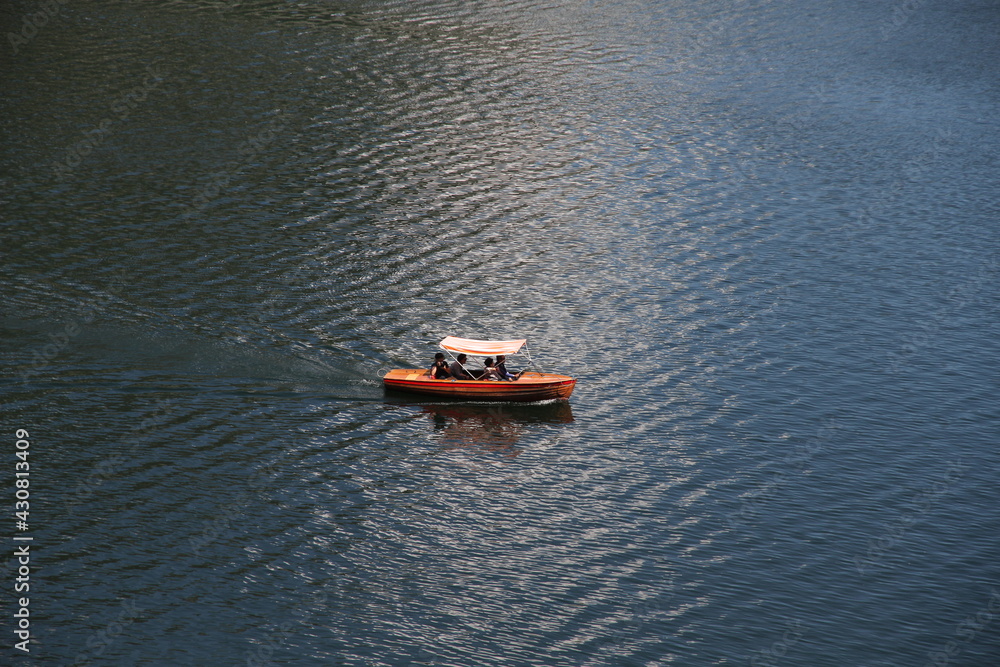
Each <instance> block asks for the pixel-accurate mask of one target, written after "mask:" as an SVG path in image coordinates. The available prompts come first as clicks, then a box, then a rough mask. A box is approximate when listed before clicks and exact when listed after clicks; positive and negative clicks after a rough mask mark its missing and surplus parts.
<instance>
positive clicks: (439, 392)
mask: <svg viewBox="0 0 1000 667" xmlns="http://www.w3.org/2000/svg"><path fill="white" fill-rule="evenodd" d="M527 342H528V341H527V339H520V340H474V339H471V338H457V337H455V336H447V337H445V338H444V340H442V341H441V342H440V343H439V345H440V347H441V349H442V350H444V351H445V352H447V353H449V354H451V353H458V354H466V355H470V356H474V357H492V356H496V355H498V354H502V355H510V354H523V355H524V356H525V357H526V358H527V360H528V363H529V364H530V365H531V366H532V367H534V362H532V361H531V356H530V355H529V354H528V352H527ZM522 349H523V350H524V352H521V350H522ZM452 358H453V359H454V355H452ZM456 361H457V359H456ZM464 367H465V366H463V368H464ZM467 370H469V371H470V373H471V374H472V375H476V371H475V370H473V369H467ZM382 383H383V385H384V386H385V388H386V389H390V390H394V391H404V392H408V393H413V394H423V395H425V396H436V397H439V398H453V399H461V400H466V401H519V402H525V401H548V400H565V399H568V398H569V397H570V394H572V393H573V388H574V387H575V386H576V379H574V378H572V377H570V376H568V375H559V374H557V373H545V372H543V371H541V370H524V371H521V372H520V373H519V374H518V377H517V379H516V380H456V379H455V378H445V379H441V380H436V379H434V378H432V377H431V376H430V375H429V374H428V369H426V368H396V369H392V370H388V371H386V372H385V374H384V375H383V376H382Z"/></svg>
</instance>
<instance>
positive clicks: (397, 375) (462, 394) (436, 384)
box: [382, 368, 576, 401]
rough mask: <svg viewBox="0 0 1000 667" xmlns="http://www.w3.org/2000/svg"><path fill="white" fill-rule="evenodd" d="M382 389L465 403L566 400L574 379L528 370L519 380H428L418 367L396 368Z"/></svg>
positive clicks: (387, 376)
mask: <svg viewBox="0 0 1000 667" xmlns="http://www.w3.org/2000/svg"><path fill="white" fill-rule="evenodd" d="M382 383H383V384H384V385H385V388H386V389H393V390H396V391H406V392H410V393H415V394H424V395H425V396H438V397H441V398H459V399H463V400H466V401H547V400H553V399H560V398H561V399H566V398H569V396H570V394H572V393H573V387H574V386H576V380H575V379H573V378H571V377H569V376H568V375H557V374H555V373H536V372H534V371H530V372H528V373H525V374H524V375H522V376H521V378H520V379H519V380H514V381H502V380H455V379H453V378H448V379H446V380H432V379H431V378H430V377H428V375H427V371H426V370H425V369H422V368H415V369H396V370H391V371H389V372H388V373H386V375H385V377H383V378H382Z"/></svg>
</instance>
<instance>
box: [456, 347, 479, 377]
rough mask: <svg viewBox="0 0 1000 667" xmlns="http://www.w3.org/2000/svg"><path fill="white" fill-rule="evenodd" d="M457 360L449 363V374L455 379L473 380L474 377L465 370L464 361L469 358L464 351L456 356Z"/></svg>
mask: <svg viewBox="0 0 1000 667" xmlns="http://www.w3.org/2000/svg"><path fill="white" fill-rule="evenodd" d="M456 359H458V361H456V362H454V363H453V364H452V365H451V375H452V377H454V378H455V379H456V380H474V379H475V378H474V377H472V376H471V375H469V372H468V371H466V370H465V362H466V361H467V360H468V359H469V357H468V356H466V355H465V354H464V353H463V354H460V355H458V356H457V357H456Z"/></svg>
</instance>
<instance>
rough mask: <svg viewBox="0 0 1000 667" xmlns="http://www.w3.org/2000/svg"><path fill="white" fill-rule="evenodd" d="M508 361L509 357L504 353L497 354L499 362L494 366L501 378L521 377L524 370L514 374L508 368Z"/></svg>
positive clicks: (513, 378)
mask: <svg viewBox="0 0 1000 667" xmlns="http://www.w3.org/2000/svg"><path fill="white" fill-rule="evenodd" d="M506 362H507V357H505V356H504V355H502V354H498V355H497V363H496V365H495V366H494V368H495V369H496V371H497V375H499V376H500V379H501V380H516V379H517V378H519V377H521V373H523V372H524V371H521V373H518V374H517V375H513V374H512V373H511V372H510V371H508V370H507V363H506Z"/></svg>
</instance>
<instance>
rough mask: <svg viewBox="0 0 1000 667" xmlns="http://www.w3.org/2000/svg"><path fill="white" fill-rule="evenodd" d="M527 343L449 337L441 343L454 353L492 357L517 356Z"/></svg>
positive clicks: (522, 341) (442, 346)
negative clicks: (500, 355) (497, 355)
mask: <svg viewBox="0 0 1000 667" xmlns="http://www.w3.org/2000/svg"><path fill="white" fill-rule="evenodd" d="M527 342H528V340H527V339H526V338H523V339H521V340H471V339H469V338H456V337H454V336H448V337H447V338H445V339H444V340H443V341H441V348H442V349H444V350H451V351H452V352H465V353H466V354H478V355H483V356H492V355H495V354H515V353H517V351H518V350H520V349H521V346H522V345H524V344H525V343H527Z"/></svg>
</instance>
